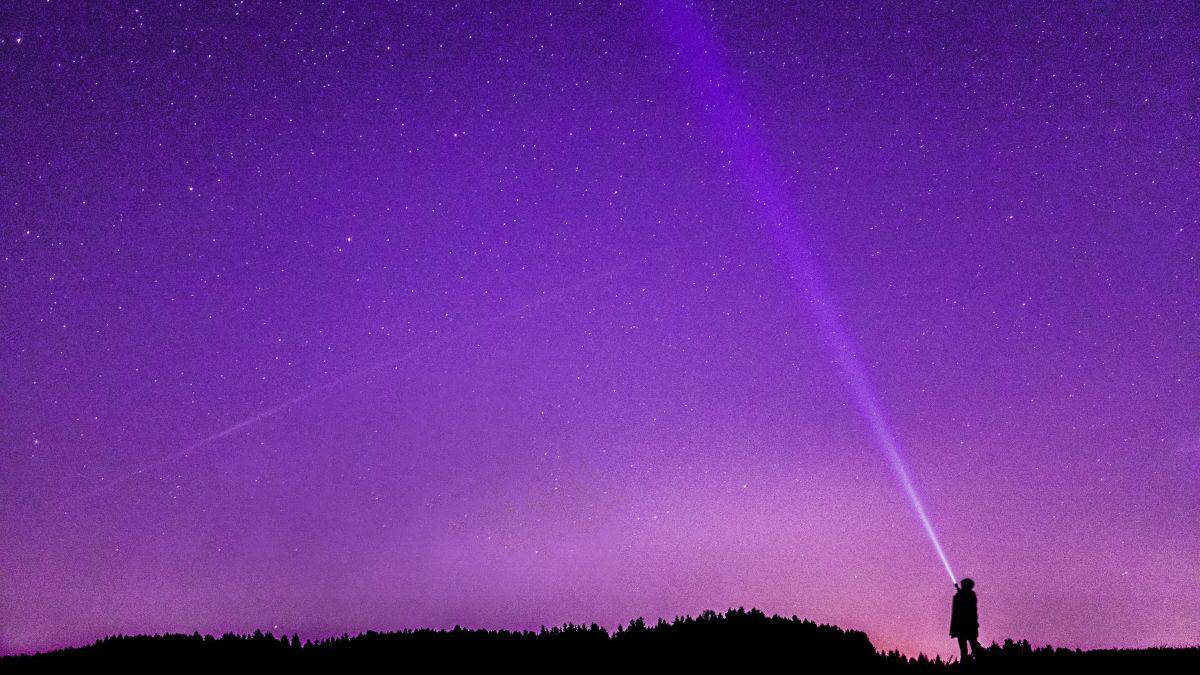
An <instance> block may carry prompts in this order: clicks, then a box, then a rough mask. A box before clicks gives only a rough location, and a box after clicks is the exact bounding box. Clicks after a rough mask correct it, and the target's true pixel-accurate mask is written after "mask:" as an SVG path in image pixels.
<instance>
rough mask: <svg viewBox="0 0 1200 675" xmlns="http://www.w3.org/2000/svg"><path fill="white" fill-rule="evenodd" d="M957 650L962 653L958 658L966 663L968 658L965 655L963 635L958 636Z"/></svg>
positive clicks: (965, 640)
mask: <svg viewBox="0 0 1200 675" xmlns="http://www.w3.org/2000/svg"><path fill="white" fill-rule="evenodd" d="M958 651H959V652H961V653H962V657H961V659H960V660H961V661H962V662H963V663H966V662H967V660H968V659H969V658H970V657H969V656H968V655H967V638H965V637H960V638H958Z"/></svg>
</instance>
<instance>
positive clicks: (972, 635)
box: [950, 588, 979, 640]
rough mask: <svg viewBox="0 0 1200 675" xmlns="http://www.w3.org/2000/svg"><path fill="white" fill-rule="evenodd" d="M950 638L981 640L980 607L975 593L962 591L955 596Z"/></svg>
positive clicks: (951, 611) (951, 613)
mask: <svg viewBox="0 0 1200 675" xmlns="http://www.w3.org/2000/svg"><path fill="white" fill-rule="evenodd" d="M950 637H955V638H966V639H968V640H975V639H978V638H979V607H978V604H977V601H976V599H975V591H972V590H971V589H969V588H963V589H960V590H959V591H958V592H957V593H955V594H954V603H953V604H952V605H951V609H950Z"/></svg>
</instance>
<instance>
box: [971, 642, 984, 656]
mask: <svg viewBox="0 0 1200 675" xmlns="http://www.w3.org/2000/svg"><path fill="white" fill-rule="evenodd" d="M980 649H983V648H982V647H980V646H979V638H971V658H973V659H974V658H978V656H979V650H980Z"/></svg>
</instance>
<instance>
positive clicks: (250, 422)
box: [62, 262, 632, 506]
mask: <svg viewBox="0 0 1200 675" xmlns="http://www.w3.org/2000/svg"><path fill="white" fill-rule="evenodd" d="M631 264H632V262H627V263H623V264H620V265H616V266H615V267H612V268H610V269H608V270H606V271H604V272H601V273H599V274H593V275H590V276H586V277H583V278H582V279H580V280H578V281H576V282H575V283H571V284H567V285H565V286H561V287H559V288H556V289H553V290H550V291H544V292H543V293H542V294H541V295H539V296H538V297H536V298H534V299H533V300H530V301H529V302H526V303H525V304H523V305H521V306H520V307H517V308H516V309H511V310H509V311H507V312H504V313H502V314H499V315H497V316H494V317H492V318H490V319H488V320H486V321H482V322H477V323H476V324H474V325H473V326H471V327H469V328H464V329H462V330H460V331H458V332H455V333H449V334H444V335H439V336H437V337H434V338H432V339H430V340H427V341H425V342H423V343H421V344H419V345H417V346H416V347H413V348H412V349H410V350H408V351H407V352H404V353H403V354H400V355H399V356H395V357H393V358H390V359H387V360H386V361H380V362H379V363H375V364H373V365H370V366H367V367H365V368H361V369H359V370H355V371H352V372H350V373H347V374H345V375H342V376H341V377H338V378H335V379H333V380H331V381H329V382H326V383H325V384H321V385H318V386H315V387H313V388H311V389H309V390H308V391H305V392H304V393H302V394H299V395H297V396H294V397H292V398H289V399H287V400H286V401H283V402H282V403H277V404H275V405H273V406H271V407H269V408H267V409H265V410H262V411H259V412H257V413H254V414H253V415H250V416H249V417H246V418H245V419H243V420H241V421H239V422H235V423H234V424H232V425H230V426H228V427H226V428H224V429H222V430H221V431H218V432H216V433H214V434H212V435H210V436H206V437H204V438H202V439H200V440H198V441H196V442H195V443H192V444H191V445H189V446H187V447H185V448H182V449H180V450H175V451H174V452H170V453H168V454H166V455H163V456H162V457H159V458H158V459H155V460H152V461H150V462H147V463H145V464H142V465H140V466H139V467H138V468H137V469H134V470H133V471H130V472H129V473H126V474H123V475H121V476H118V477H116V478H113V479H109V480H106V481H104V482H103V483H101V484H100V485H98V486H97V487H95V488H93V489H92V490H90V491H88V492H85V493H83V494H80V495H77V496H75V497H74V498H71V499H66V500H63V502H62V505H63V506H68V505H70V504H73V503H76V502H80V501H84V500H87V499H90V498H92V497H95V496H97V495H100V494H103V493H104V492H107V491H109V490H111V489H113V488H115V487H117V486H118V485H122V484H124V483H128V482H129V481H131V480H134V479H136V478H138V477H140V476H142V475H144V474H145V473H146V472H147V471H149V470H150V469H153V468H155V467H157V466H162V465H163V464H168V463H170V462H173V461H175V460H177V459H181V458H183V457H187V456H188V455H190V454H191V453H192V452H195V451H197V450H200V449H201V448H204V447H205V446H207V445H210V444H212V443H213V442H215V441H219V440H221V439H222V438H226V437H228V436H232V435H234V434H236V433H238V432H239V431H242V430H244V429H247V428H249V427H252V426H254V425H255V424H258V423H259V422H261V421H263V420H265V419H267V418H269V417H274V416H276V415H278V414H280V413H282V412H285V411H287V410H288V409H290V408H292V407H293V406H296V405H298V404H300V403H303V402H305V401H308V400H309V399H312V398H314V397H316V396H317V395H318V394H321V393H324V392H326V391H329V390H330V389H334V388H336V387H339V386H341V385H343V384H346V383H348V382H350V381H352V380H357V379H359V378H361V377H364V376H366V375H369V374H371V373H376V372H379V371H383V370H388V369H389V368H396V367H397V366H400V365H401V364H403V363H405V362H407V361H410V360H412V359H414V358H416V357H417V356H419V355H420V354H421V353H423V352H426V351H432V350H433V348H434V347H436V346H438V345H440V344H442V343H445V342H450V341H453V340H461V339H463V338H467V337H470V336H471V335H474V334H477V333H480V332H481V331H483V330H485V329H488V328H492V327H493V326H495V325H496V324H499V323H501V322H503V321H507V320H508V319H512V318H514V317H517V316H519V315H521V314H524V313H526V312H529V311H532V310H534V309H536V308H537V307H539V306H541V305H543V304H545V303H547V302H550V301H552V300H556V299H558V298H561V297H563V296H565V295H568V294H569V293H573V292H574V291H577V290H579V289H580V288H583V287H584V286H588V285H591V284H593V283H595V282H597V281H599V280H601V279H606V278H610V277H612V276H614V275H615V274H617V272H620V271H622V270H624V269H625V268H627V267H629V266H630V265H631Z"/></svg>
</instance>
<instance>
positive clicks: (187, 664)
mask: <svg viewBox="0 0 1200 675" xmlns="http://www.w3.org/2000/svg"><path fill="white" fill-rule="evenodd" d="M666 665H670V666H687V667H696V668H705V669H715V667H717V666H722V669H724V667H725V666H726V665H728V666H735V665H736V666H747V665H755V666H758V665H762V666H769V667H772V668H777V667H783V668H786V669H788V670H793V669H795V670H800V671H812V672H825V671H832V670H834V669H837V670H838V671H843V670H848V672H878V673H914V674H919V673H944V672H956V671H962V672H978V673H1009V672H1020V673H1022V675H1027V674H1028V673H1062V672H1084V671H1096V672H1099V671H1101V670H1114V669H1115V671H1116V672H1125V671H1133V670H1135V669H1139V670H1146V671H1159V670H1162V671H1180V672H1183V671H1186V672H1198V671H1197V670H1196V668H1197V667H1198V666H1200V647H1190V648H1165V647H1164V648H1152V649H1109V650H1091V651H1081V650H1073V649H1062V648H1058V649H1055V648H1051V647H1040V648H1034V647H1032V646H1031V645H1030V644H1029V643H1028V642H1026V641H1013V640H1006V641H1005V642H1004V643H1003V644H993V645H991V646H990V647H985V648H984V649H983V650H982V651H981V652H980V653H979V655H978V658H977V659H975V660H974V661H969V662H967V663H959V662H957V661H943V660H942V659H940V658H933V659H930V658H927V657H925V656H924V655H918V656H916V657H910V656H906V655H904V654H901V653H900V652H898V651H887V652H880V651H876V649H875V647H874V646H873V645H872V644H871V641H870V639H869V638H868V637H867V634H866V633H864V632H861V631H854V630H844V629H842V628H839V627H837V626H831V625H826V624H818V623H815V622H813V621H809V620H804V619H800V618H798V617H796V616H791V617H781V616H778V615H773V616H768V615H767V614H765V613H763V612H761V611H759V610H757V609H750V610H746V609H731V610H729V611H727V612H725V613H718V612H713V611H706V612H703V613H701V614H700V615H699V616H696V617H691V616H683V617H676V618H675V620H673V621H670V622H668V621H665V620H661V619H660V620H659V621H658V622H657V623H655V624H653V625H647V624H646V622H645V621H644V620H643V619H641V618H638V619H634V620H633V621H631V622H630V623H629V624H628V625H622V626H618V627H617V629H616V630H615V631H612V632H610V631H608V630H606V629H605V628H602V627H600V626H598V625H596V624H591V625H576V624H570V623H569V624H566V625H564V626H558V627H554V628H545V627H543V628H542V629H541V630H538V631H509V630H482V629H467V628H461V627H455V628H453V629H451V630H431V629H417V630H402V631H396V632H387V633H381V632H375V631H369V632H366V633H362V634H359V635H356V636H350V635H348V634H343V635H341V636H337V637H331V638H326V639H319V640H301V639H300V638H299V637H298V636H297V635H291V636H290V637H289V636H287V635H280V636H276V635H273V634H272V633H270V632H266V633H264V632H262V631H255V632H254V633H253V634H250V635H238V634H233V633H227V634H225V635H223V636H221V637H213V636H210V635H200V634H199V633H192V634H191V635H187V634H164V635H137V636H124V635H118V636H112V637H108V638H104V639H101V640H98V641H97V642H95V643H93V644H91V645H88V646H85V647H73V648H67V649H60V650H56V651H51V652H45V653H40V654H25V655H15V656H8V657H4V658H2V659H0V671H3V672H6V673H7V672H29V671H34V670H36V671H42V670H46V671H51V670H52V671H55V672H70V671H72V670H74V669H84V668H87V669H96V668H104V669H107V668H119V669H126V670H127V669H129V668H151V667H153V668H171V669H180V668H182V669H186V670H192V669H199V668H211V667H236V668H238V669H250V668H287V669H289V670H291V671H309V670H314V671H315V670H318V669H319V670H330V669H337V670H338V671H341V670H344V669H347V668H354V669H368V668H369V669H372V670H376V669H378V670H403V669H405V668H420V669H422V670H423V669H426V668H432V667H439V668H440V667H481V668H487V669H489V670H492V669H496V668H499V667H519V668H522V669H526V670H528V669H543V668H544V669H549V668H554V669H556V670H557V669H595V668H596V667H598V666H611V667H619V668H623V669H628V668H639V669H642V668H648V667H650V666H654V667H660V666H666Z"/></svg>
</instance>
